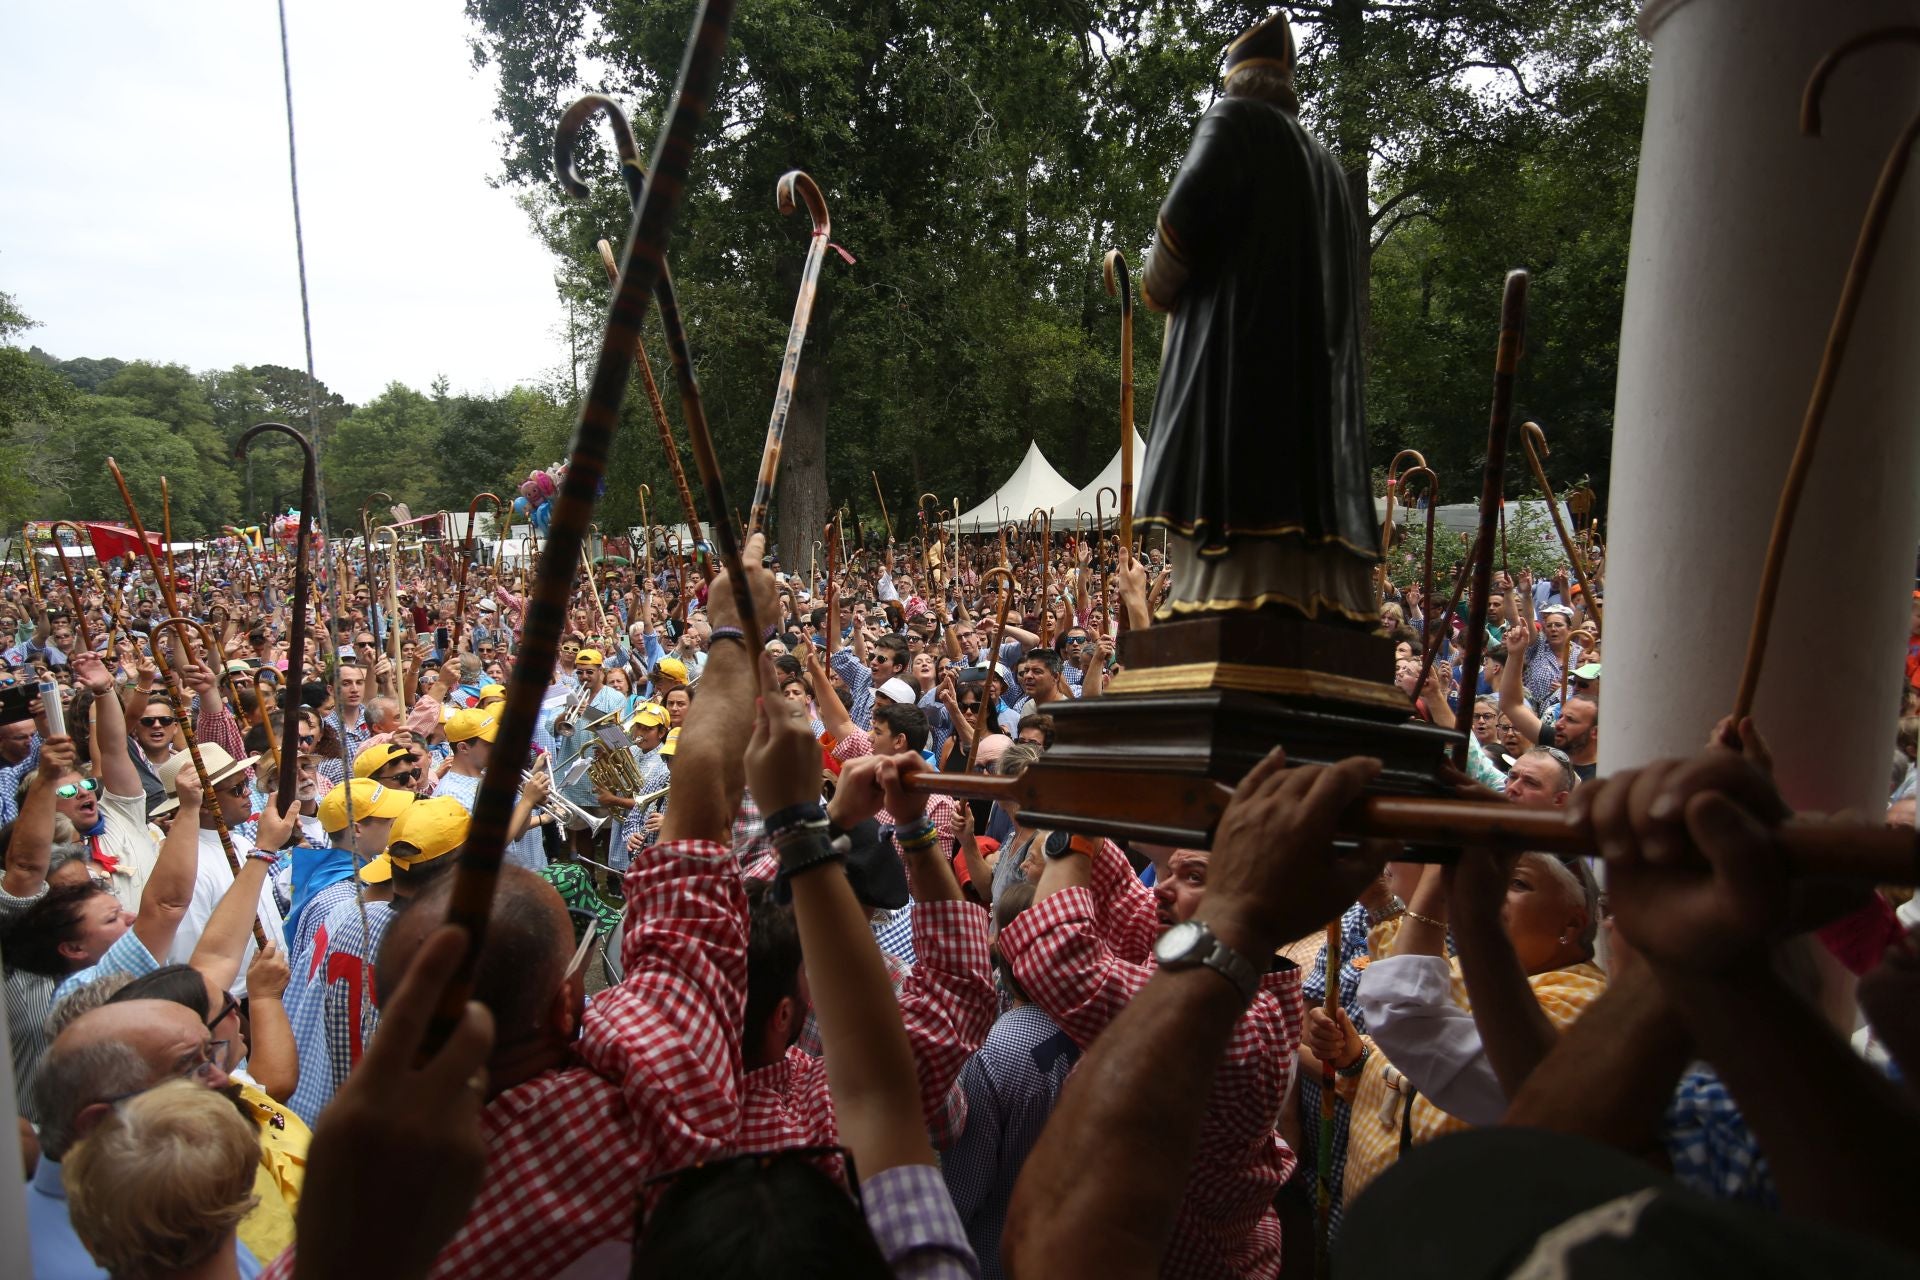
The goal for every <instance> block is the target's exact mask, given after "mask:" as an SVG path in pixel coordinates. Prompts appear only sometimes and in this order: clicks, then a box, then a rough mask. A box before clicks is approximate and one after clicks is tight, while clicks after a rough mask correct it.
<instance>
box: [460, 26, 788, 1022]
mask: <svg viewBox="0 0 1920 1280" xmlns="http://www.w3.org/2000/svg"><path fill="white" fill-rule="evenodd" d="M732 17H733V0H702V4H701V8H700V15H699V18H698V20H697V22H696V25H695V27H694V30H693V34H692V36H691V37H690V38H689V41H688V46H687V53H686V58H685V60H684V61H683V62H682V63H681V67H680V79H679V84H678V86H677V88H676V90H675V92H674V95H673V98H672V101H673V103H674V106H673V111H672V114H671V116H670V118H669V123H668V126H667V128H666V129H665V130H663V131H662V132H661V135H660V139H659V143H658V148H657V150H656V153H655V159H654V164H653V171H652V177H651V179H650V180H648V181H645V182H644V183H643V184H641V188H640V191H639V193H638V198H637V199H636V201H635V203H634V212H633V223H632V226H631V228H630V230H629V232H628V239H627V249H626V258H625V261H624V262H623V264H622V266H621V271H620V279H619V283H618V284H617V285H616V286H615V289H614V295H613V305H612V307H611V309H610V311H609V312H608V315H607V323H606V330H605V333H604V335H603V337H602V339H601V343H600V354H599V356H598V358H597V359H596V360H595V362H594V369H593V377H592V380H591V381H590V383H589V384H588V391H587V396H586V399H585V401H584V402H583V403H582V405H581V409H580V419H579V422H578V425H577V426H576V427H575V429H574V435H573V443H572V448H571V451H570V452H571V457H570V461H569V463H568V466H567V471H566V479H565V480H564V481H563V482H562V483H561V485H560V491H559V493H558V494H557V495H556V497H555V499H554V506H553V518H552V524H551V528H550V529H549V531H548V534H547V545H546V549H545V551H544V552H543V556H542V560H541V563H540V566H539V572H537V573H536V574H535V575H534V576H533V580H532V583H531V586H530V589H529V591H528V594H527V603H526V619H525V625H524V627H523V630H522V635H521V650H520V654H519V657H518V659H517V660H516V661H515V662H514V664H513V671H512V676H511V684H510V685H509V687H508V692H507V702H506V711H505V715H504V716H503V717H502V719H501V721H500V726H499V732H498V736H497V737H496V738H495V741H494V746H493V751H492V758H491V759H490V760H489V761H488V764H487V771H486V776H485V777H484V778H483V779H482V780H481V785H480V790H479V792H478V794H477V795H476V796H475V799H474V807H473V816H472V822H471V825H470V826H469V828H468V835H467V844H466V850H465V852H464V853H463V854H462V856H461V859H460V866H459V869H458V870H457V871H456V872H455V873H454V877H455V878H454V883H453V891H452V895H451V898H450V900H449V902H448V908H447V919H448V921H449V922H450V923H453V924H457V925H460V926H462V927H464V928H466V929H467V930H468V931H469V937H470V939H471V941H470V944H469V946H468V947H467V949H466V952H465V954H464V955H463V956H462V959H461V966H460V968H459V970H458V971H457V972H456V974H455V975H454V978H453V980H452V981H451V982H450V983H449V984H448V986H447V989H446V991H445V992H443V993H442V996H441V1000H440V1004H439V1006H438V1008H437V1009H436V1010H435V1015H434V1019H433V1023H432V1026H431V1027H430V1029H429V1040H430V1043H431V1045H433V1046H437V1045H438V1044H440V1043H441V1042H442V1041H443V1040H444V1039H445V1037H446V1036H447V1034H448V1033H449V1032H450V1031H451V1030H452V1028H453V1027H454V1026H455V1025H457V1024H458V1022H459V1021H460V1018H461V1016H462V1014H463V1013H464V1011H465V1006H466V1002H467V995H468V993H469V992H470V991H471V990H472V986H473V971H474V964H475V962H476V960H477V958H478V956H479V953H480V949H481V947H482V946H484V945H485V941H486V930H487V920H488V916H489V914H490V912H491V908H492V902H493V891H494V886H495V883H496V882H497V881H498V879H499V875H500V863H501V859H502V855H503V854H504V853H505V851H506V843H507V823H508V821H509V819H510V818H511V817H512V814H513V806H514V802H515V798H516V797H517V796H518V795H519V792H520V773H521V770H522V768H523V767H524V765H525V763H526V757H527V751H528V748H529V747H531V746H532V744H533V729H534V721H535V720H536V719H537V718H538V716H539V714H540V705H541V703H542V701H543V700H544V699H545V697H546V692H547V686H548V685H549V684H550V683H551V682H552V679H553V668H554V659H555V656H556V653H557V649H558V641H559V637H560V633H561V631H562V630H563V629H564V628H565V626H566V615H567V601H568V597H569V596H570V595H571V594H572V591H571V585H572V580H573V563H574V560H575V558H576V557H577V556H578V555H579V553H580V543H581V540H582V539H583V538H584V537H585V535H586V532H587V524H588V522H589V521H590V520H591V519H592V515H593V503H594V496H595V494H596V493H597V491H598V490H599V487H600V484H601V481H602V480H603V479H604V477H605V471H606V461H607V455H608V453H609V451H610V449H611V446H612V443H613V433H614V431H615V429H616V428H617V427H618V425H619V416H620V401H621V398H622V397H623V395H624V394H625V392H626V387H627V381H628V379H629V377H630V375H631V374H632V372H633V364H634V350H635V344H636V342H637V341H638V339H639V336H640V325H641V321H642V320H643V319H644V317H645V315H646V307H647V301H648V298H649V296H650V295H652V294H653V293H654V291H655V286H656V285H657V284H658V282H659V281H660V279H661V278H662V276H663V274H664V273H663V270H662V268H663V266H664V263H665V257H666V251H667V241H668V238H669V236H670V234H671V231H672V228H673V220H674V216H675V214H676V213H678V211H679V206H680V202H681V199H682V197H683V196H684V194H685V186H686V177H687V167H688V165H689V164H690V163H691V161H692V159H693V150H694V136H695V133H696V132H697V131H698V129H699V126H700V122H701V119H702V118H703V117H704V116H705V115H706V111H707V105H708V103H709V102H711V101H712V98H713V91H714V87H715V85H716V84H717V83H718V82H719V78H720V68H721V63H722V61H723V58H724V55H725V51H726V36H727V26H728V23H729V22H730V21H731V19H732ZM629 190H632V184H631V181H630V185H629ZM676 363H677V361H676ZM676 372H678V373H679V374H680V376H681V380H682V394H683V399H684V398H685V393H686V392H687V390H688V389H689V384H690V383H691V380H692V369H691V367H690V366H688V367H686V368H684V369H676ZM693 390H694V391H695V393H696V395H695V399H696V403H697V387H696V388H693ZM692 424H693V420H692V418H691V417H690V418H689V426H690V427H691V426H692ZM702 426H704V423H703V424H702ZM693 444H694V458H695V461H696V463H697V464H698V465H699V466H700V469H701V477H702V480H703V481H704V482H705V486H706V489H707V498H708V505H709V506H710V507H711V508H712V509H713V510H714V511H725V510H726V509H727V504H726V502H725V501H724V494H723V493H722V492H721V491H720V485H719V474H718V470H717V468H712V469H710V464H711V462H712V457H711V455H712V441H711V439H706V440H703V439H702V438H701V435H700V434H698V433H696V434H695V435H694V440H693ZM718 527H719V531H720V534H721V550H722V554H723V555H724V556H726V558H727V563H728V568H729V569H730V570H731V571H732V572H731V573H730V575H729V576H730V577H731V578H732V580H733V584H734V587H735V589H736V590H737V591H738V592H739V594H740V596H741V598H742V601H743V608H742V609H741V627H742V629H743V630H747V631H748V632H749V634H752V635H756V636H757V635H758V631H757V628H756V624H755V622H754V619H753V611H752V595H751V588H750V586H749V585H748V583H747V581H746V578H745V575H744V573H743V572H742V571H741V568H740V561H739V555H738V549H737V548H736V547H735V546H734V545H733V538H732V532H731V530H729V529H728V528H727V527H726V524H725V522H724V521H720V522H718Z"/></svg>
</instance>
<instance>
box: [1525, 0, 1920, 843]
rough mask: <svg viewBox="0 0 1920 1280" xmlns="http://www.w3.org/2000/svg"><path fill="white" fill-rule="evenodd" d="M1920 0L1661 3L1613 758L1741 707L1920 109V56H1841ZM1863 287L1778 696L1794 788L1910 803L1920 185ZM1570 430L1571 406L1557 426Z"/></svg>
mask: <svg viewBox="0 0 1920 1280" xmlns="http://www.w3.org/2000/svg"><path fill="white" fill-rule="evenodd" d="M1917 21H1920V4H1916V3H1915V2H1914V0H1846V2H1845V3H1836V2H1835V0H1650V2H1649V3H1648V4H1647V5H1646V6H1645V8H1644V10H1643V11H1642V14H1641V29H1642V31H1643V33H1644V34H1645V35H1646V37H1647V38H1648V39H1649V40H1650V41H1651V42H1652V45H1653V74H1652V81H1651V84H1650V86H1649V90H1648V95H1647V115H1646V125H1645V135H1644V138H1643V140H1642V144H1641V157H1640V182H1639V190H1638V193H1637V196H1636V199H1635V203H1634V216H1633V243H1632V250H1631V254H1630V260H1629V266H1628V273H1627V296H1626V311H1625V316H1624V318H1623V321H1622V326H1621V339H1620V382H1619V388H1618V393H1617V400H1616V404H1615V423H1614V444H1613V474H1612V492H1611V497H1610V503H1611V509H1610V512H1609V517H1608V521H1607V524H1608V528H1609V530H1610V532H1611V535H1612V536H1611V538H1610V556H1609V560H1608V564H1607V595H1606V635H1605V638H1604V642H1603V650H1604V655H1605V660H1606V676H1605V682H1604V705H1603V714H1602V716H1601V732H1600V741H1601V748H1600V750H1601V757H1600V764H1601V769H1602V771H1603V772H1609V771H1613V770H1617V769H1622V768H1627V767H1631V766H1633V765H1637V764H1641V763H1644V762H1646V761H1649V760H1652V759H1656V758H1659V757H1662V756H1673V755H1685V754H1691V753H1692V752H1694V751H1696V750H1697V749H1698V748H1699V747H1700V745H1701V743H1702V742H1703V741H1704V740H1705V738H1706V736H1707V733H1708V732H1709V730H1710V729H1711V727H1712V726H1713V724H1714V722H1715V721H1716V720H1717V719H1718V718H1719V717H1720V716H1722V715H1724V714H1726V713H1727V711H1728V710H1730V708H1731V705H1732V702H1733V696H1734V689H1735V685H1736V684H1737V683H1738V680H1739V668H1740V663H1741V658H1742V655H1743V653H1744V651H1745V645H1746V637H1747V631H1748V627H1749V625H1750V622H1751V617H1752V610H1753V601H1754V596H1755V593H1756V590H1757V586H1758V583H1759V579H1760V568H1761V563H1762V561H1763V559H1764V557H1765V550H1766V542H1767V534H1768V530H1769V528H1770V527H1771V523H1772V520H1773V512H1774V507H1775V504H1776V502H1777V500H1778V497H1779V493H1780V487H1781V483H1782V481H1783V479H1784V478H1785V475H1786V470H1787V463H1788V460H1789V459H1790V458H1791V457H1792V454H1793V449H1794V443H1795V441H1796V439H1797V438H1798V434H1799V429H1800V422H1801V418H1802V416H1803V414H1804V412H1805V409H1806V404H1807V398H1808V394H1809V392H1810V391H1811V389H1812V386H1813V379H1814V373H1815V370H1816V368H1817V367H1818V365H1819V362H1820V353H1821V348H1822V345H1823V344H1824V342H1825V339H1826V334H1827V328H1828V325H1829V323H1830V321H1831V318H1832V315H1833V309H1834V304H1835V302H1836V300H1837V299H1838V297H1839V294H1840V285H1841V280H1842V278H1843V277H1844V275H1845V273H1846V270H1847V263H1848V261H1849V259H1850V258H1851V256H1852V252H1853V245H1854V240H1855V237H1856V235H1857V234H1858V230H1859V226H1860V221H1861V217H1862V214H1863V213H1864V212H1865V209H1866V206H1867V201H1868V199H1869V197H1870V196H1871V193H1872V191H1873V187H1874V182H1875V179H1876V176H1877V175H1878V172H1879V169H1880V166H1881V163H1882V161H1883V159H1884V157H1885V155H1886V153H1887V152H1888V150H1889V149H1890V148H1891V146H1892V144H1893V140H1894V138H1895V136H1896V135H1897V134H1898V133H1899V131H1900V129H1901V128H1902V127H1903V126H1904V125H1905V123H1906V121H1907V120H1908V119H1909V118H1910V116H1911V115H1912V113H1913V112H1914V111H1915V110H1916V108H1920V50H1916V49H1915V48H1913V47H1912V46H1899V45H1890V46H1883V47H1877V48H1873V49H1868V50H1865V51H1862V52H1860V53H1857V54H1854V55H1853V56H1851V57H1850V58H1849V59H1848V60H1847V61H1846V62H1845V63H1844V64H1843V65H1842V66H1841V67H1840V68H1839V69H1838V71H1837V72H1836V73H1835V74H1834V75H1833V76H1832V78H1831V79H1830V80H1829V82H1828V86H1827V91H1826V94H1825V96H1824V105H1825V112H1824V115H1825V120H1824V132H1823V136H1821V137H1819V138H1803V137H1801V136H1800V133H1799V126H1798V115H1799V105H1800V95H1801V88H1802V86H1803V85H1804V84H1805V82H1806V79H1807V75H1808V73H1809V72H1810V71H1811V70H1812V69H1813V66H1814V64H1815V63H1816V62H1817V61H1818V60H1819V59H1820V57H1821V56H1822V55H1823V54H1824V53H1825V52H1826V51H1827V50H1829V49H1830V48H1832V47H1833V46H1834V45H1836V44H1838V43H1839V42H1840V41H1842V40H1844V39H1846V38H1847V37H1849V36H1851V35H1854V34H1856V33H1858V32H1861V31H1865V30H1867V29H1869V28H1872V27H1877V26H1881V25H1886V24H1891V23H1902V22H1904V23H1913V22H1917ZM1914 178H1920V172H1916V173H1914V174H1910V175H1909V182H1908V185H1907V189H1906V190H1905V191H1904V192H1903V194H1902V195H1901V197H1900V199H1899V201H1898V203H1897V204H1896V206H1895V209H1894V213H1893V219H1892V221H1891V223H1890V224H1889V227H1888V231H1887V236H1886V239H1885V242H1884V243H1883V245H1882V248H1881V251H1880V255H1879V259H1878V261H1877V264H1876V266H1875V267H1874V271H1873V279H1872V283H1871V285H1870V287H1869V288H1868V291H1867V293H1866V296H1865V298H1864V300H1863V305H1862V306H1861V309H1860V313H1859V319H1858V322H1857V324H1856V326H1855V329H1854V333H1853V339H1852V344H1851V347H1850V349H1849V351H1848V353H1847V357H1846V362H1845V365H1844V368H1843V371H1842V374H1841V377H1840V380H1839V383H1838V386H1837V389H1836V394H1835V396H1834V399H1833V404H1832V408H1831V411H1830V412H1829V414H1828V416H1827V422H1826V428H1825V431H1824V433H1823V438H1822V441H1821V446H1820V452H1819V454H1818V456H1817V458H1816V461H1815V464H1814V468H1813V472H1812V476H1811V478H1810V480H1809V482H1808V485H1807V488H1806V492H1805V495H1804V497H1803V498H1802V501H1801V506H1800V515H1799V520H1798V523H1797V525H1796V527H1795V533H1794V541H1793V547H1792V552H1791V554H1790V555H1789V557H1788V559H1787V563H1786V571H1785V577H1784V579H1783V580H1782V583H1781V591H1780V597H1779V607H1778V609H1777V611H1776V613H1775V615H1774V621H1773V628H1772V640H1771V643H1770V645H1769V647H1768V653H1767V663H1766V668H1765V675H1764V678H1763V680H1762V682H1761V685H1760V692H1759V697H1758V700H1757V703H1756V705H1755V716H1756V720H1757V722H1758V724H1759V726H1760V729H1761V732H1762V733H1763V734H1764V735H1765V736H1766V737H1767V738H1768V739H1769V741H1770V742H1771V744H1772V746H1773V749H1774V753H1775V756H1776V759H1777V761H1778V768H1779V776H1780V779H1781V783H1782V785H1783V787H1784V789H1785V790H1786V792H1787V797H1788V799H1789V801H1790V802H1792V803H1794V804H1796V805H1800V806H1809V807H1816V808H1820V809H1833V808H1840V807H1858V808H1862V809H1864V810H1867V811H1870V812H1877V806H1880V805H1883V804H1884V802H1885V797H1886V792H1887V786H1888V771H1889V764H1890V761H1891V755H1892V751H1893V729H1894V721H1895V718H1896V717H1897V715H1898V711H1899V691H1900V685H1901V682H1902V679H1903V676H1902V657H1903V654H1904V652H1905V648H1904V644H1905V640H1906V635H1907V620H1908V604H1909V599H1910V595H1909V592H1910V588H1911V587H1912V582H1913V571H1914V548H1915V542H1916V538H1920V502H1917V501H1916V497H1917V496H1920V494H1917V487H1920V486H1917V484H1916V480H1917V477H1916V462H1917V460H1916V445H1917V444H1920V225H1917V224H1920V191H1916V190H1914V189H1913V188H1914V186H1915V185H1916V184H1915V183H1914V182H1913V181H1912V179H1914ZM1549 429H1550V424H1549Z"/></svg>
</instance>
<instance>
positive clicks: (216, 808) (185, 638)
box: [150, 617, 267, 947]
mask: <svg viewBox="0 0 1920 1280" xmlns="http://www.w3.org/2000/svg"><path fill="white" fill-rule="evenodd" d="M193 626H194V622H193V619H191V618H177V617H167V618H162V619H160V620H159V621H158V622H157V623H155V624H154V630H155V631H165V630H169V629H171V630H173V631H174V633H175V640H176V643H178V644H179V646H180V656H181V658H182V659H183V660H186V661H191V660H192V658H193V631H192V628H193ZM150 642H151V641H150ZM153 653H154V658H155V660H156V662H158V663H159V666H160V669H161V671H162V672H164V673H165V675H166V677H167V690H168V692H169V693H171V694H172V695H173V702H174V705H175V706H176V707H178V708H180V718H179V725H180V733H181V736H183V737H184V738H185V739H186V741H187V759H188V760H190V761H191V762H192V764H193V774H194V776H195V777H196V778H198V779H200V794H201V797H202V800H201V803H202V805H203V806H204V807H205V808H207V809H210V810H211V811H212V813H213V825H214V829H215V830H216V831H218V832H219V833H220V848H221V851H222V852H224V853H225V854H226V855H227V869H228V870H229V871H231V872H233V875H234V878H235V879H239V877H240V856H239V855H238V854H237V853H235V852H234V850H233V832H231V831H229V830H228V829H227V816H226V814H225V813H223V812H221V809H220V796H219V794H218V793H217V792H216V791H214V789H213V777H212V775H211V774H209V773H208V772H207V762H206V761H205V760H204V759H202V758H201V755H200V740H199V738H198V737H196V736H195V734H194V732H193V716H192V715H191V714H189V710H188V709H189V708H190V707H191V705H192V703H191V701H190V700H189V699H188V697H187V690H186V686H185V685H184V684H183V683H182V681H181V678H180V669H179V667H178V666H177V665H171V664H168V663H166V662H164V661H161V660H160V646H159V644H158V643H157V642H153ZM207 658H208V661H210V662H212V661H217V660H218V655H217V654H208V655H207ZM235 776H236V777H238V776H241V775H237V774H236V775H235ZM253 941H254V945H255V946H259V947H265V946H266V945H267V932H266V930H265V929H263V928H261V927H260V913H259V912H258V911H257V910H256V911H255V912H254V916H253Z"/></svg>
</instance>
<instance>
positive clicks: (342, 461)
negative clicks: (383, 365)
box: [321, 382, 440, 529]
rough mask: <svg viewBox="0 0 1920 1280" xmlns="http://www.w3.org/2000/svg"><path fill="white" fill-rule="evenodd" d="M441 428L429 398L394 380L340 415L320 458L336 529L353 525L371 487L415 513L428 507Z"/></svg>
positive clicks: (371, 490)
mask: <svg viewBox="0 0 1920 1280" xmlns="http://www.w3.org/2000/svg"><path fill="white" fill-rule="evenodd" d="M439 427H440V414H439V411H438V410H437V409H436V408H435V407H434V403H433V401H432V400H429V399H428V398H427V397H426V396H423V395H421V394H420V393H419V392H418V391H415V390H413V389H412V388H411V387H407V386H404V385H403V384H401V383H398V382H390V383H388V384H387V389H386V390H385V391H382V392H381V393H380V394H379V395H378V396H376V397H374V398H373V399H372V400H370V401H368V402H367V403H366V404H365V405H362V406H361V407H360V408H358V409H356V410H354V411H353V412H352V413H350V414H348V415H347V416H346V417H345V418H343V419H341V421H340V424H339V425H338V426H337V427H335V428H334V429H333V432H332V434H331V435H330V436H329V438H328V439H327V443H326V448H325V452H324V454H323V455H322V459H321V460H322V463H323V466H322V468H321V477H322V479H323V480H324V481H325V483H326V486H327V509H328V511H329V513H330V514H331V516H332V518H333V524H334V527H335V528H336V529H348V528H351V527H352V526H353V525H354V523H355V521H356V520H357V519H358V516H357V515H356V513H357V512H358V511H359V509H360V504H361V503H362V502H363V501H365V500H366V497H367V495H368V494H370V493H373V492H374V491H375V490H385V491H386V492H388V493H391V494H392V495H393V498H394V501H395V502H404V503H406V504H407V505H408V506H410V507H412V508H413V509H414V514H415V515H420V514H423V513H425V512H426V511H429V510H432V509H433V504H432V503H431V502H430V501H429V498H428V495H429V486H430V483H431V477H432V466H431V454H432V450H433V446H434V443H435V440H436V438H437V436H438V433H439Z"/></svg>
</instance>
